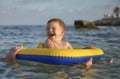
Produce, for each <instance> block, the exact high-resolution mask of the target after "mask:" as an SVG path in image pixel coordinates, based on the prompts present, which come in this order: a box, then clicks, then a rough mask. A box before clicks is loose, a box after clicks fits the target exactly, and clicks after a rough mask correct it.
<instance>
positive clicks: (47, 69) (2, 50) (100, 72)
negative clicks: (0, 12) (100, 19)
mask: <svg viewBox="0 0 120 79" xmlns="http://www.w3.org/2000/svg"><path fill="white" fill-rule="evenodd" d="M45 40H46V26H45V25H1V26H0V57H4V56H6V54H7V53H8V52H9V49H10V48H11V47H12V46H19V45H20V44H23V45H24V47H29V48H32V47H35V48H36V47H38V44H39V43H44V42H45ZM63 40H67V41H69V42H70V43H71V45H72V46H73V47H87V46H96V47H99V48H101V49H103V51H104V52H105V54H104V56H103V58H102V59H101V60H100V61H102V62H104V64H93V66H92V67H91V68H90V69H86V68H85V66H84V63H78V64H76V65H49V64H44V63H38V62H31V61H25V60H17V61H16V62H15V63H7V62H0V79H120V75H119V74H120V26H98V29H75V28H74V26H72V25H67V26H66V32H65V36H64V38H63ZM110 58H113V59H114V62H113V64H108V63H107V61H108V60H109V59H110Z"/></svg>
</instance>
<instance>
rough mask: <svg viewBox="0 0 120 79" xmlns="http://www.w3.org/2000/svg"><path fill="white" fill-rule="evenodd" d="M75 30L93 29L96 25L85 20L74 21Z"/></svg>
mask: <svg viewBox="0 0 120 79" xmlns="http://www.w3.org/2000/svg"><path fill="white" fill-rule="evenodd" d="M74 26H75V28H87V29H94V28H96V25H95V23H94V22H89V21H86V20H76V21H74Z"/></svg>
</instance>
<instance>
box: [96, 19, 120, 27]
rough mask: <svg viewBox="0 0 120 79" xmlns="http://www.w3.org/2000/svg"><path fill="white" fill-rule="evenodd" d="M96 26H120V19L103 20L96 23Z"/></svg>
mask: <svg viewBox="0 0 120 79" xmlns="http://www.w3.org/2000/svg"><path fill="white" fill-rule="evenodd" d="M94 23H95V25H97V26H98V25H100V26H120V18H103V19H101V20H96V21H94Z"/></svg>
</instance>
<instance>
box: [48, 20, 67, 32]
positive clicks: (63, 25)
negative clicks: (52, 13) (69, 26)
mask: <svg viewBox="0 0 120 79" xmlns="http://www.w3.org/2000/svg"><path fill="white" fill-rule="evenodd" d="M50 22H58V23H59V24H60V26H61V28H62V29H63V30H64V31H65V23H64V22H63V21H62V20H61V19H59V18H53V19H50V20H49V21H48V22H47V25H48V24H49V23H50Z"/></svg>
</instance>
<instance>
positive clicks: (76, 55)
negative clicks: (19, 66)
mask: <svg viewBox="0 0 120 79" xmlns="http://www.w3.org/2000/svg"><path fill="white" fill-rule="evenodd" d="M103 54H104V53H103V51H102V50H101V49H100V48H92V49H82V48H74V49H49V48H24V49H22V50H21V51H19V53H18V54H17V55H16V58H17V59H22V60H29V61H36V62H42V63H47V64H72V63H76V62H86V61H88V60H89V59H90V58H93V59H100V58H101V57H102V56H103Z"/></svg>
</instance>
